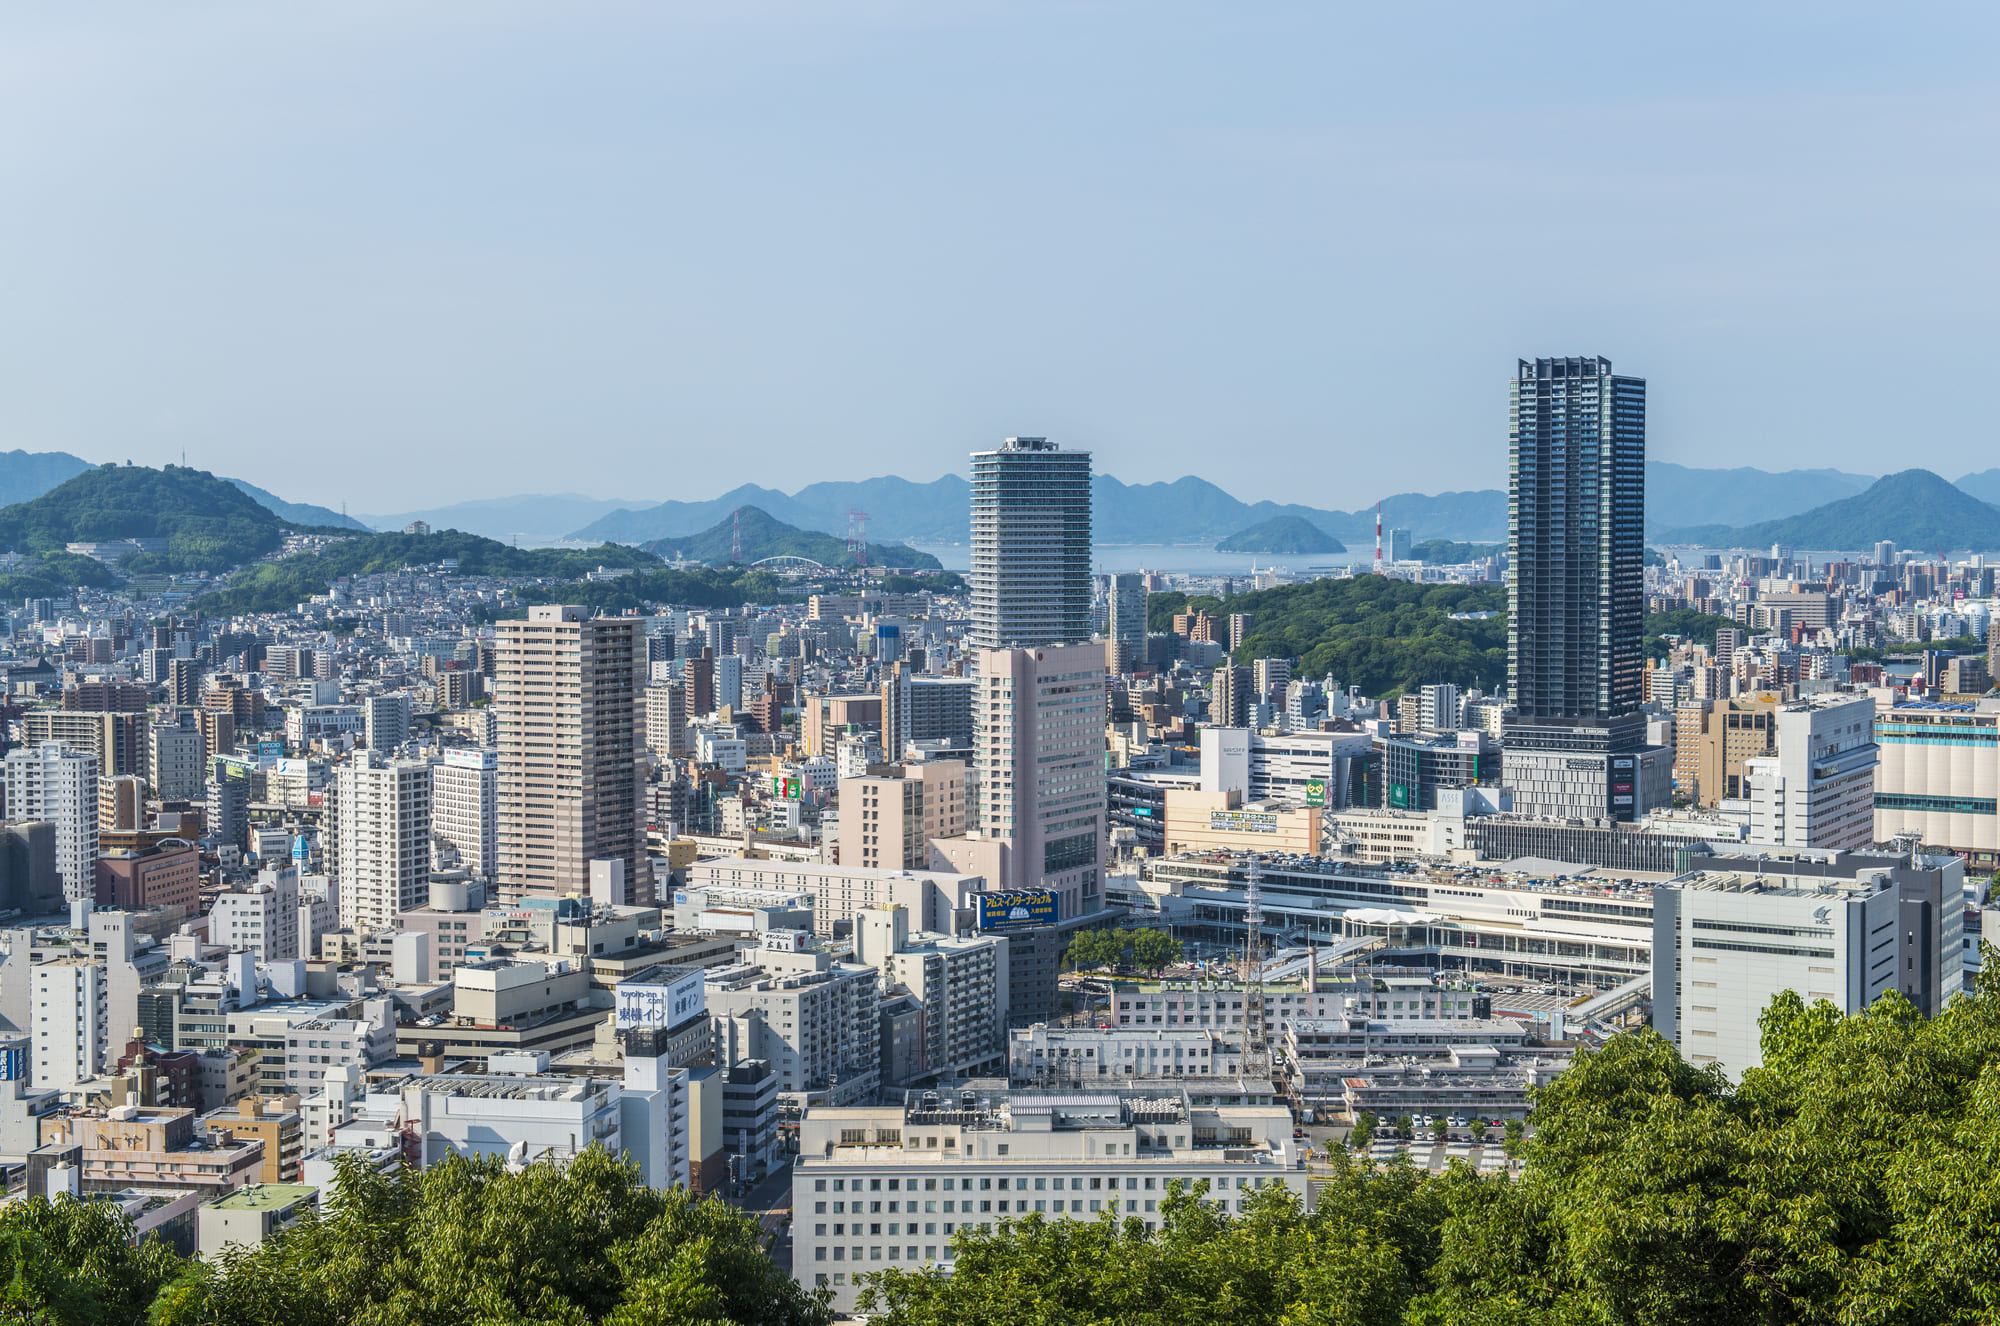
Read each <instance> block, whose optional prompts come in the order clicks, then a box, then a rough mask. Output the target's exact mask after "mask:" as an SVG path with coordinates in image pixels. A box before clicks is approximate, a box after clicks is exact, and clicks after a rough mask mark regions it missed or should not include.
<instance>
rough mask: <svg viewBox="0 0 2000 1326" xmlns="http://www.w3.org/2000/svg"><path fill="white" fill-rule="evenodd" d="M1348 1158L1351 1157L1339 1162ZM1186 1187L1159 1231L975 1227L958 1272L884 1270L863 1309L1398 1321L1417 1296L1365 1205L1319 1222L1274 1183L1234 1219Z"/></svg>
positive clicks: (1008, 1324)
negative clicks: (1407, 1303)
mask: <svg viewBox="0 0 2000 1326" xmlns="http://www.w3.org/2000/svg"><path fill="white" fill-rule="evenodd" d="M1336 1163H1338V1162H1336ZM1207 1193H1208V1185H1207V1184H1206V1183H1200V1184H1197V1185H1196V1186H1195V1188H1194V1190H1193V1191H1192V1192H1189V1191H1187V1190H1186V1189H1185V1188H1184V1187H1183V1185H1181V1184H1180V1183H1179V1182H1176V1183H1174V1184H1173V1185H1172V1187H1171V1189H1170V1191H1169V1194H1168V1196H1167V1198H1166V1200H1165V1201H1163V1202H1161V1203H1160V1211H1159V1214H1158V1215H1157V1217H1156V1219H1157V1221H1158V1223H1159V1225H1160V1228H1159V1230H1157V1231H1148V1230H1147V1229H1146V1225H1145V1221H1144V1220H1142V1219H1139V1218H1137V1217H1133V1218H1128V1219H1125V1220H1124V1221H1123V1222H1122V1223H1121V1222H1120V1220H1119V1219H1118V1218H1117V1217H1116V1216H1114V1215H1112V1214H1110V1213H1109V1212H1106V1213H1105V1214H1104V1215H1103V1216H1102V1217H1100V1218H1099V1219H1098V1220H1096V1221H1094V1222H1085V1221H1080V1220H1079V1221H1063V1220H1057V1221H1047V1220H1044V1219H1043V1218H1042V1217H1040V1216H1036V1215H1031V1216H1028V1217H1027V1218H1025V1219H1022V1220H1015V1221H1009V1222H1007V1223H1005V1224H1002V1225H1000V1226H998V1227H997V1228H996V1229H994V1230H992V1231H990V1232H989V1231H987V1230H985V1229H984V1228H983V1227H982V1226H978V1225H965V1226H961V1229H962V1230H963V1231H964V1232H962V1233H960V1234H959V1235H957V1243H956V1246H957V1253H958V1255H957V1258H956V1269H955V1270H954V1271H953V1272H952V1274H950V1275H945V1274H942V1273H941V1272H938V1271H935V1270H920V1271H902V1270H890V1271H884V1272H883V1273H881V1274H880V1275H878V1276H874V1277H871V1284H870V1285H869V1286H868V1288H867V1289H866V1290H864V1295H863V1304H862V1309H863V1311H864V1312H874V1313H879V1314H880V1315H878V1316H876V1317H875V1318H874V1320H876V1321H878V1322H880V1323H883V1326H965V1323H970V1322H978V1323H980V1326H1111V1324H1113V1323H1116V1324H1118V1326H1127V1324H1129V1326H1214V1324H1215V1323H1220V1322H1228V1323H1231V1326H1263V1324H1265V1323H1268V1324H1269V1326H1279V1323H1286V1324H1287V1326H1291V1324H1292V1323H1297V1324H1298V1326H1307V1324H1308V1323H1310V1324H1311V1326H1378V1324H1379V1326H1389V1324H1390V1323H1393V1322H1395V1321H1397V1320H1398V1309H1399V1308H1400V1306H1401V1304H1402V1302H1403V1300H1404V1299H1405V1298H1406V1297H1407V1295H1408V1286H1407V1283H1406V1272H1405V1270H1404V1268H1403V1266H1402V1265H1401V1260H1400V1258H1399V1257H1398V1255H1397V1252H1396V1249H1395V1247H1394V1245H1393V1243H1392V1242H1391V1241H1390V1239H1389V1238H1387V1237H1386V1236H1385V1235H1384V1234H1383V1233H1382V1232H1380V1231H1379V1230H1378V1229H1376V1228H1371V1227H1370V1225H1371V1218H1372V1217H1377V1216H1379V1214H1380V1213H1379V1212H1378V1211H1376V1210H1374V1209H1372V1208H1370V1207H1368V1206H1365V1205H1364V1206H1361V1207H1358V1208H1357V1209H1354V1210H1352V1211H1349V1212H1346V1213H1342V1214H1340V1215H1334V1214H1331V1213H1327V1212H1326V1211H1325V1208H1326V1203H1325V1202H1324V1200H1322V1202H1321V1208H1322V1212H1323V1214H1321V1215H1317V1216H1307V1215H1305V1214H1303V1213H1302V1212H1301V1211H1300V1209H1299V1205H1298V1203H1297V1201H1296V1199H1294V1198H1293V1197H1292V1196H1291V1195H1290V1194H1289V1193H1288V1192H1287V1191H1286V1190H1284V1189H1273V1188H1267V1189H1264V1190H1263V1191H1262V1192H1260V1193H1259V1194H1258V1195H1257V1196H1256V1197H1255V1198H1253V1199H1251V1200H1249V1201H1248V1202H1247V1203H1246V1205H1247V1207H1248V1209H1247V1210H1246V1211H1245V1212H1244V1213H1243V1214H1242V1215H1240V1216H1224V1215H1222V1214H1220V1213H1219V1212H1218V1211H1217V1210H1216V1209H1215V1206H1214V1204H1213V1203H1211V1202H1209V1201H1208V1200H1207Z"/></svg>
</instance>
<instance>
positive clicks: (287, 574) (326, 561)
mask: <svg viewBox="0 0 2000 1326" xmlns="http://www.w3.org/2000/svg"><path fill="white" fill-rule="evenodd" d="M451 560H455V561H456V562H457V563H458V567H457V570H456V574H458V575H467V576H523V577H529V576H538V577H546V578H549V579H558V580H581V579H582V578H583V577H584V576H585V575H587V574H588V573H590V572H591V571H594V570H596V569H597V568H598V567H600V566H610V567H637V568H642V569H644V568H650V569H658V567H659V559H658V558H656V557H654V556H653V555H652V554H650V553H646V552H642V551H640V550H639V549H637V548H626V547H621V546H619V545H617V544H606V545H604V546H603V547H601V548H514V547H509V546H508V545H507V544H504V543H501V542H499V541H498V540H496V539H488V538H482V537H481V536H479V535H477V534H466V533H463V532H462V531H459V530H450V529H448V530H435V531H433V532H431V533H429V534H402V533H392V534H363V535H357V536H355V537H353V538H346V539H342V540H340V541H339V542H337V543H334V544H332V545H331V546H329V547H328V548H326V549H325V550H324V551H323V552H318V553H307V554H301V555H300V556H297V557H287V558H284V559H283V560H280V561H275V562H265V563H262V564H261V565H258V566H253V567H248V568H246V569H244V570H242V571H239V572H237V573H236V574H235V575H234V576H232V577H230V581H229V584H228V587H227V588H225V589H222V590H220V591H218V592H216V593H213V594H209V595H207V596H205V597H204V598H203V599H202V600H201V605H200V606H201V607H202V608H203V609H204V610H205V611H208V612H217V613H232V612H284V611H286V610H288V609H290V608H293V607H296V606H297V605H298V604H300V603H302V602H304V601H306V600H307V599H310V598H311V597H312V596H313V595H315V594H324V593H326V590H327V586H329V585H330V584H332V583H333V582H334V581H335V580H339V579H342V578H344V577H347V576H362V575H379V574H382V573H383V572H387V571H398V570H401V569H402V568H404V567H408V566H435V565H437V564H438V563H440V562H444V561H451Z"/></svg>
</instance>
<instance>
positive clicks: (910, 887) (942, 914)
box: [676, 856, 986, 935]
mask: <svg viewBox="0 0 2000 1326" xmlns="http://www.w3.org/2000/svg"><path fill="white" fill-rule="evenodd" d="M985 888H986V881H985V879H984V878H982V877H980V876H978V875H959V874H954V873H949V872H946V871H939V870H893V869H892V870H875V869H870V868H868V867H864V866H849V865H838V866H830V865H821V864H819V863H818V862H813V861H764V860H753V859H751V858H749V857H741V856H723V857H711V858H708V859H706V860H702V861H697V862H695V863H694V864H693V865H692V866H690V867H688V891H689V892H694V891H697V890H707V891H726V890H730V889H770V890H775V891H777V892H780V893H784V894H788V895H797V894H804V895H806V896H808V897H810V898H811V899H812V908H813V930H814V932H815V933H817V934H821V935H831V934H833V933H834V927H835V925H836V924H837V923H845V924H848V925H852V924H853V922H854V918H855V917H856V916H857V915H859V914H860V912H861V911H862V909H863V908H867V907H888V906H901V907H906V908H908V909H909V912H910V919H911V922H912V924H914V925H915V926H916V927H917V928H918V929H920V930H930V931H936V932H944V931H949V930H950V929H951V914H952V912H953V911H954V910H956V909H958V908H962V907H970V906H971V905H972V901H971V899H972V896H973V895H974V894H976V893H982V892H984V891H985ZM676 901H678V900H676Z"/></svg>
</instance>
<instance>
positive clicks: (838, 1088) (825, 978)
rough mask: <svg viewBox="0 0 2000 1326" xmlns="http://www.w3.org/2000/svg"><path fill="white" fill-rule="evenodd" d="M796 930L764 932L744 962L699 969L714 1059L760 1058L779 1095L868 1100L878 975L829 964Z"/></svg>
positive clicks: (875, 1071)
mask: <svg viewBox="0 0 2000 1326" xmlns="http://www.w3.org/2000/svg"><path fill="white" fill-rule="evenodd" d="M808 942H809V937H808V936H806V935H804V934H802V933H801V932H798V931H772V932H770V933H768V934H766V935H765V936H764V948H763V949H762V950H760V951H758V952H756V953H754V954H749V955H746V956H747V957H748V958H749V959H750V961H748V962H745V963H743V964H739V965H737V966H734V967H717V968H711V969H709V970H708V972H707V973H706V976H705V979H706V981H707V990H706V998H707V1006H708V1013H709V1021H710V1023H711V1025H712V1026H713V1027H714V1030H715V1047H716V1063H717V1064H718V1065H720V1066H722V1067H724V1068H727V1067H730V1066H732V1065H734V1064H739V1063H742V1062H743V1061H744V1060H746V1059H762V1060H765V1061H767V1062H768V1063H769V1064H770V1065H771V1067H772V1069H773V1071H775V1072H776V1073H777V1075H778V1090H779V1091H780V1092H783V1093H786V1094H789V1095H794V1096H803V1095H807V1094H811V1095H821V1096H825V1095H830V1096H831V1098H832V1099H833V1100H834V1101H836V1102H842V1101H852V1100H868V1099H872V1098H873V1097H874V1095H875V1090H876V1087H877V1085H878V1084H879V1082H880V1080H881V1047H882V1040H881V1036H882V1033H881V1027H880V1025H879V1021H878V1018H877V1011H878V1009H879V1008H880V1004H881V995H880V985H881V973H880V972H878V971H876V970H875V969H874V968H873V967H863V966H860V965H858V964H855V963H845V962H835V961H834V959H833V955H832V954H831V953H828V952H827V951H826V950H824V949H813V948H808V947H806V945H807V943H808Z"/></svg>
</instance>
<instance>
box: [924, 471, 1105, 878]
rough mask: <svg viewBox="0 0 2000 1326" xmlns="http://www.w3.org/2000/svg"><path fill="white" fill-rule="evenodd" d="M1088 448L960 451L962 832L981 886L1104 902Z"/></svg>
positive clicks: (963, 859)
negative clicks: (968, 601)
mask: <svg viewBox="0 0 2000 1326" xmlns="http://www.w3.org/2000/svg"><path fill="white" fill-rule="evenodd" d="M1090 607H1091V580H1090V453H1089V452H1087V451H1063V450H1061V449H1060V448H1058V447H1056V446H1054V445H1052V444H1051V443H1049V441H1048V440H1047V439H1045V438H1039V437H1014V438H1008V439H1007V442H1006V444H1005V445H1004V446H1002V447H1001V448H1000V449H999V450H997V451H978V452H974V453H973V456H972V617H973V626H972V633H971V635H970V636H969V637H968V640H969V642H970V643H971V644H972V645H973V646H974V649H973V651H972V654H971V661H972V664H973V669H974V672H975V674H976V676H977V678H978V681H977V685H976V687H975V689H974V691H973V694H972V748H973V770H972V778H971V780H970V782H971V786H970V788H969V789H968V790H969V792H970V793H971V795H970V797H969V802H970V806H969V813H968V815H967V819H968V821H969V824H970V830H971V831H970V833H969V834H968V835H967V837H965V838H961V839H956V840H951V841H950V842H948V843H945V844H940V847H941V849H942V850H943V851H944V852H945V854H946V855H947V856H948V857H949V858H950V860H951V861H952V863H953V864H954V865H955V866H957V867H958V868H959V869H960V870H963V871H967V872H969V873H973V874H979V875H984V876H985V877H986V879H987V882H988V885H989V887H992V888H998V889H1004V890H1017V889H1032V890H1048V891H1051V892H1053V893H1055V894H1056V895H1057V897H1058V899H1059V902H1058V906H1059V907H1060V909H1061V914H1062V916H1063V917H1065V918H1068V917H1071V916H1074V915H1077V914H1079V913H1082V912H1095V911H1097V910H1098V909H1099V908H1101V907H1102V906H1103V905H1104V901H1103V900H1104V835H1105V829H1106V796H1105V781H1104V710H1105V685H1104V677H1105V673H1104V662H1105V659H1104V654H1105V649H1104V645H1103V644H1102V643H1101V642H1099V643H1091V642H1090V638H1091V633H1090Z"/></svg>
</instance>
